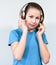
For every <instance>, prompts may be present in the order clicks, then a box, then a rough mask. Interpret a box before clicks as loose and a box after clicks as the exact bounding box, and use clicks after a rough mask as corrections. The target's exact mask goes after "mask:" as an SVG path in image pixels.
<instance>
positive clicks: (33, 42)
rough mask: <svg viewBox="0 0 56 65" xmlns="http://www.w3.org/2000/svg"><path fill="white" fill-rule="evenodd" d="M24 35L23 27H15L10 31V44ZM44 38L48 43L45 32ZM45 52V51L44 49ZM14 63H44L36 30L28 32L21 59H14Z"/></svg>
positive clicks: (19, 64)
mask: <svg viewBox="0 0 56 65" xmlns="http://www.w3.org/2000/svg"><path fill="white" fill-rule="evenodd" d="M21 36H22V30H21V29H19V28H18V29H15V30H12V31H11V32H10V36H9V44H8V45H9V46H10V45H11V44H12V43H13V42H15V41H18V42H19V41H20V39H21ZM42 39H43V42H44V43H45V44H48V41H47V39H46V35H45V33H43V34H42ZM43 52H44V51H43ZM13 65H42V60H41V57H40V50H39V43H38V39H37V36H36V30H34V31H33V32H28V33H27V38H26V46H25V51H24V54H23V56H22V59H21V60H16V59H15V58H14V59H13Z"/></svg>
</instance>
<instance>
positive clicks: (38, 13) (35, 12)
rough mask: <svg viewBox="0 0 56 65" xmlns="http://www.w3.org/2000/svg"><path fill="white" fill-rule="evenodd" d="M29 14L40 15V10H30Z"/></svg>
mask: <svg viewBox="0 0 56 65" xmlns="http://www.w3.org/2000/svg"><path fill="white" fill-rule="evenodd" d="M27 14H29V15H30V14H33V15H40V10H38V9H36V8H29V10H28V12H27Z"/></svg>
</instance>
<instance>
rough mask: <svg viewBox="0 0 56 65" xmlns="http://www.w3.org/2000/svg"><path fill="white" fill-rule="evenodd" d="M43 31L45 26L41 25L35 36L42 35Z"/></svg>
mask: <svg viewBox="0 0 56 65" xmlns="http://www.w3.org/2000/svg"><path fill="white" fill-rule="evenodd" d="M44 31H45V25H44V24H41V25H40V27H38V31H37V35H42V34H43V33H44Z"/></svg>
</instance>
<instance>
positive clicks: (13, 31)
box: [10, 28, 22, 35]
mask: <svg viewBox="0 0 56 65" xmlns="http://www.w3.org/2000/svg"><path fill="white" fill-rule="evenodd" d="M10 34H16V35H18V34H20V35H21V34H22V30H21V29H20V28H17V29H13V30H11V31H10Z"/></svg>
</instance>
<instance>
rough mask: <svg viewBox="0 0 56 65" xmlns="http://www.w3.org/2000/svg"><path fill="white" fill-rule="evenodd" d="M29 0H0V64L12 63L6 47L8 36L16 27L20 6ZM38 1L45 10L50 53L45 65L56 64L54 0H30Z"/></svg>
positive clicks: (55, 4) (8, 49)
mask: <svg viewBox="0 0 56 65" xmlns="http://www.w3.org/2000/svg"><path fill="white" fill-rule="evenodd" d="M29 1H30V0H20V1H19V0H0V65H12V61H13V57H12V52H11V49H10V47H8V45H7V44H8V37H9V32H10V30H11V29H14V28H17V22H18V21H17V20H18V15H19V10H20V8H21V7H22V6H23V5H24V4H25V3H27V2H29ZM31 1H35V2H37V3H39V4H40V5H41V6H42V7H43V9H44V12H45V20H44V22H45V24H46V33H47V34H46V35H47V39H48V41H49V44H48V48H49V51H50V54H51V58H50V62H49V63H48V64H47V65H55V64H56V51H55V47H56V30H55V27H56V18H55V17H56V15H55V14H56V8H55V6H56V0H45V1H44V0H31Z"/></svg>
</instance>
